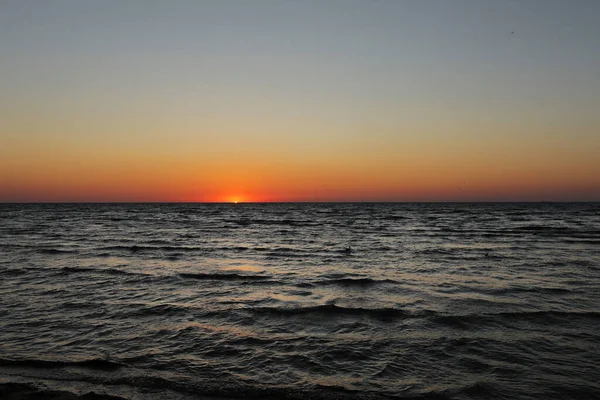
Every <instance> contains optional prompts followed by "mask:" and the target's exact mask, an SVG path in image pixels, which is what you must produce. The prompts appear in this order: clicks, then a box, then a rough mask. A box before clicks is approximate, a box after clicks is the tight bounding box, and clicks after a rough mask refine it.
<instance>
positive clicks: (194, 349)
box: [0, 203, 600, 400]
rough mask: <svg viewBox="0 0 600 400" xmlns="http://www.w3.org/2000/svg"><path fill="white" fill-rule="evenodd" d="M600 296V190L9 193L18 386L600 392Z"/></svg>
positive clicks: (2, 208)
mask: <svg viewBox="0 0 600 400" xmlns="http://www.w3.org/2000/svg"><path fill="white" fill-rule="evenodd" d="M599 307H600V204H597V203H573V204H562V203H536V204H533V203H530V204H507V203H501V204H462V203H461V204H441V203H435V204H418V203H414V204H412V203H407V204H392V203H385V204H349V203H341V204H329V203H322V204H320V203H315V204H54V205H53V204H30V205H20V204H19V205H18V204H4V205H0V397H3V398H7V399H8V398H15V399H16V398H36V399H37V398H56V399H58V398H61V399H62V398H65V399H66V398H69V399H70V398H73V399H75V398H80V399H83V398H85V399H101V398H125V399H160V400H165V399H193V398H256V399H258V398H260V399H263V398H264V399H280V398H281V399H461V400H464V399H550V398H552V399H577V400H580V399H598V398H600V308H599ZM35 396H38V397H35ZM109 396H113V397H109Z"/></svg>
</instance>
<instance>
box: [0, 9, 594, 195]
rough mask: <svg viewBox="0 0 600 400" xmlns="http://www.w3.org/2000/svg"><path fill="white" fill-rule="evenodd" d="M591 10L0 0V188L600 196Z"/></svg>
mask: <svg viewBox="0 0 600 400" xmlns="http://www.w3.org/2000/svg"><path fill="white" fill-rule="evenodd" d="M599 20H600V1H597V0H590V1H583V0H579V1H578V0H568V1H567V0H505V1H501V0H489V1H485V0H437V1H431V0H412V1H402V0H314V1H313V0H252V1H250V0H213V1H208V0H206V1H202V0H194V1H183V0H182V1H178V0H175V1H151V0H145V1H133V0H130V1H127V0H118V1H111V0H102V1H86V0H73V1H58V0H56V1H54V0H39V1H29V0H0V201H4V202H13V201H14V202H20V201H35V202H38V201H51V202H53V201H233V200H239V201H356V200H358V201H373V200H376V201H471V200H475V201H478V200H485V201H505V200H532V201H538V200H576V201H585V200H600V23H599V22H598V21H599ZM513 32H514V33H513Z"/></svg>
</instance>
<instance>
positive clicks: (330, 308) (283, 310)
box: [251, 304, 411, 319]
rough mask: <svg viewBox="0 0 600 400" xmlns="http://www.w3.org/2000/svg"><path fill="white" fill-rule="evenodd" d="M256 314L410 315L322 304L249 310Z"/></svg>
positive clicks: (397, 310) (407, 314)
mask: <svg viewBox="0 0 600 400" xmlns="http://www.w3.org/2000/svg"><path fill="white" fill-rule="evenodd" d="M251 310H252V311H253V312H255V313H258V314H275V315H291V316H293V315H305V314H321V315H329V316H335V315H364V316H369V317H376V318H386V319H388V318H407V317H410V316H411V314H410V313H408V312H406V311H404V310H401V309H398V308H391V307H390V308H362V307H343V306H336V305H335V304H324V305H318V306H309V307H294V308H288V307H257V308H252V309H251Z"/></svg>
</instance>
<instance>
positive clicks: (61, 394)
mask: <svg viewBox="0 0 600 400" xmlns="http://www.w3.org/2000/svg"><path fill="white" fill-rule="evenodd" d="M0 395H3V397H2V398H5V397H4V396H6V398H7V399H55V400H59V399H65V400H67V399H68V400H127V399H126V398H125V397H121V396H113V395H109V394H98V393H96V392H93V391H92V392H88V393H84V394H81V395H78V394H75V393H73V392H70V391H67V390H50V389H45V388H41V387H40V386H39V385H33V384H27V383H16V382H8V383H0Z"/></svg>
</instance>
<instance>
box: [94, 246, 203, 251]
mask: <svg viewBox="0 0 600 400" xmlns="http://www.w3.org/2000/svg"><path fill="white" fill-rule="evenodd" d="M100 250H117V251H128V252H131V253H137V252H141V251H202V250H205V249H204V248H202V247H195V246H146V245H137V244H136V245H131V246H122V245H119V246H106V247H101V248H100Z"/></svg>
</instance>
